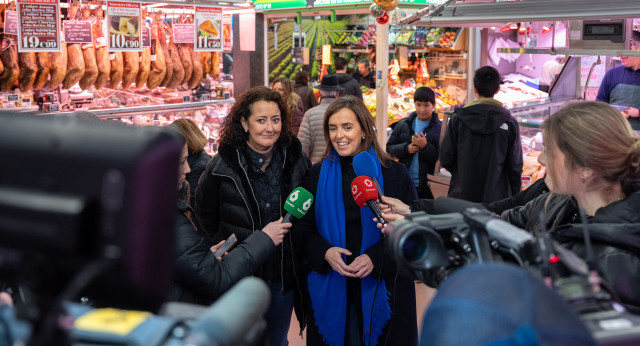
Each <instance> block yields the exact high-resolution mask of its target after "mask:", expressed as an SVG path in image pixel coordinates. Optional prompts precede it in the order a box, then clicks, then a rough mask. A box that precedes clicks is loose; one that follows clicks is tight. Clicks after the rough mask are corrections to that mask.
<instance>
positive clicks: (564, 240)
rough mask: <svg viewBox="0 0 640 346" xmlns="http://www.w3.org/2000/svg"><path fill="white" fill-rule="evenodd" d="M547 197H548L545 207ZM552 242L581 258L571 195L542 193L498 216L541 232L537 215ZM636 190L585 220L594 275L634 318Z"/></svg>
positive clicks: (639, 261) (639, 264)
mask: <svg viewBox="0 0 640 346" xmlns="http://www.w3.org/2000/svg"><path fill="white" fill-rule="evenodd" d="M547 198H551V200H550V201H549V202H547V203H548V204H547V207H546V209H545V202H546V199H547ZM543 209H544V210H545V222H546V225H545V226H546V227H547V229H548V230H549V231H550V232H551V235H552V237H553V239H555V240H556V241H558V242H559V243H560V244H562V245H564V246H565V247H567V248H569V249H570V250H572V251H574V252H575V253H576V254H577V255H578V256H580V257H582V258H586V251H585V247H584V237H583V227H582V225H581V224H580V218H579V217H578V206H577V203H576V201H575V199H574V198H573V197H571V196H564V195H553V196H551V195H550V194H546V195H543V196H540V197H538V198H536V199H535V200H533V201H531V202H530V203H528V204H527V205H525V206H524V207H522V208H518V209H514V210H512V211H509V212H505V213H503V219H505V220H507V221H509V222H510V223H512V224H514V225H516V226H518V227H521V228H525V229H526V230H527V231H532V230H539V229H542V225H541V224H540V222H539V218H538V215H539V213H540V211H541V210H543ZM638 210H640V187H636V188H635V189H634V192H633V193H631V194H630V195H629V196H627V198H625V199H623V200H621V201H617V202H613V203H611V204H609V205H607V206H605V207H602V208H600V209H598V210H597V211H596V214H595V215H594V216H593V217H589V218H588V219H587V222H588V230H589V233H590V235H591V243H592V244H593V254H594V258H595V263H596V267H597V270H598V274H599V275H600V276H601V277H602V278H603V279H604V281H605V282H606V283H607V284H608V285H609V287H611V288H612V290H613V291H614V292H615V294H616V295H617V296H618V297H619V298H620V300H621V302H622V303H623V304H625V306H627V307H628V308H629V310H631V311H633V312H635V313H640V214H639V213H638Z"/></svg>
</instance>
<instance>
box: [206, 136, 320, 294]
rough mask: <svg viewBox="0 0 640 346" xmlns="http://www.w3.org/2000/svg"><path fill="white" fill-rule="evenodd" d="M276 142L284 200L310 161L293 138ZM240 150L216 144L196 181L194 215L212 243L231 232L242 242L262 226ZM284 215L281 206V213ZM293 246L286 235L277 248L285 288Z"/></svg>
mask: <svg viewBox="0 0 640 346" xmlns="http://www.w3.org/2000/svg"><path fill="white" fill-rule="evenodd" d="M276 145H278V146H280V150H281V151H280V152H281V153H282V154H283V155H284V165H283V168H282V170H283V172H282V179H281V182H280V195H281V201H283V203H284V201H285V200H286V198H287V196H288V195H289V193H290V192H291V191H292V190H293V189H294V188H295V187H297V186H298V185H300V184H301V183H302V181H303V179H304V177H305V176H306V175H307V173H308V172H309V168H310V163H309V161H308V159H307V158H306V157H305V156H304V154H303V153H302V149H301V145H300V141H298V139H296V138H293V139H292V140H291V143H290V144H288V145H287V144H286V143H284V140H283V139H282V138H281V139H280V140H278V142H277V143H276ZM243 146H246V144H243ZM244 150H245V148H244V147H241V148H236V147H229V146H223V147H220V150H219V151H218V154H217V155H216V156H214V157H213V159H211V161H209V164H208V165H207V169H206V171H205V173H204V174H203V175H202V177H201V178H200V182H199V183H198V189H197V190H196V206H195V211H196V215H197V217H198V220H199V221H200V224H201V225H202V227H203V229H204V231H205V232H206V233H207V234H208V235H209V236H211V238H212V239H213V242H214V243H217V242H219V241H221V240H224V239H227V237H229V236H230V235H231V234H232V233H235V235H236V236H237V237H238V240H239V241H244V240H245V239H247V238H248V237H249V236H250V235H252V234H253V233H255V232H257V231H260V230H262V229H263V228H264V226H266V224H264V225H263V224H261V222H260V219H261V218H260V207H259V206H258V202H257V199H256V197H255V196H256V192H255V191H254V188H253V186H252V184H251V182H250V180H249V176H248V174H247V172H246V167H247V161H246V158H245V157H244V154H243V152H244ZM284 214H285V213H284V210H282V209H281V215H284ZM293 248H294V244H293V240H292V239H291V237H290V235H289V234H287V235H286V236H285V238H284V241H283V242H282V245H280V246H279V247H278V251H281V253H282V255H283V262H282V268H283V274H284V275H283V277H282V281H283V287H284V289H285V291H289V290H291V289H293V288H294V286H295V275H294V274H295V273H294V267H293V266H294V263H295V260H294V258H293V253H294V252H293V251H292V249H293ZM256 274H258V275H260V273H256Z"/></svg>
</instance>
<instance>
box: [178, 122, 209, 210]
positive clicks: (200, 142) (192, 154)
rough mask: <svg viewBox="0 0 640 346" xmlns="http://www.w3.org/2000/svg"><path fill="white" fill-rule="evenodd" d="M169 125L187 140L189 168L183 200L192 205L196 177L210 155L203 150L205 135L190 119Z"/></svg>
mask: <svg viewBox="0 0 640 346" xmlns="http://www.w3.org/2000/svg"><path fill="white" fill-rule="evenodd" d="M171 126H173V127H175V128H176V129H177V130H178V131H180V132H181V133H182V134H183V135H184V137H185V138H186V140H187V148H188V149H189V156H188V157H187V162H188V163H189V167H190V168H191V170H190V172H189V173H187V178H186V181H187V183H189V195H188V196H187V197H185V200H186V201H187V202H189V204H190V205H194V204H195V198H196V188H197V187H198V179H200V176H201V175H202V172H204V170H205V168H207V163H209V160H210V159H211V156H209V154H207V152H206V151H204V147H205V145H207V137H205V136H204V133H202V131H201V130H200V128H198V124H196V123H195V122H194V121H193V120H191V119H187V118H183V119H178V120H176V121H174V122H173V123H171Z"/></svg>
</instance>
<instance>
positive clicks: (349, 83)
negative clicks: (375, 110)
mask: <svg viewBox="0 0 640 346" xmlns="http://www.w3.org/2000/svg"><path fill="white" fill-rule="evenodd" d="M336 77H338V82H340V86H341V87H342V88H344V90H341V91H340V96H345V95H353V96H356V97H359V98H360V99H361V100H362V89H360V83H358V81H357V80H355V79H353V77H352V76H351V75H350V74H348V73H336Z"/></svg>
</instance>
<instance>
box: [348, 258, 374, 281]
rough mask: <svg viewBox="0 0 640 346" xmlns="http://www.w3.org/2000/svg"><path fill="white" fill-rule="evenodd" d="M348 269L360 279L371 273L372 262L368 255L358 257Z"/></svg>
mask: <svg viewBox="0 0 640 346" xmlns="http://www.w3.org/2000/svg"><path fill="white" fill-rule="evenodd" d="M349 267H350V268H351V269H352V270H353V271H354V273H355V276H356V277H357V278H360V279H362V278H366V277H367V276H369V274H371V272H372V271H373V262H371V258H369V255H360V256H358V257H357V258H356V259H355V260H353V262H351V264H350V265H349Z"/></svg>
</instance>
